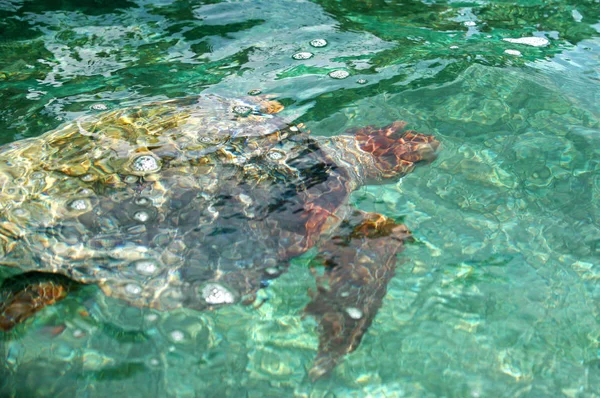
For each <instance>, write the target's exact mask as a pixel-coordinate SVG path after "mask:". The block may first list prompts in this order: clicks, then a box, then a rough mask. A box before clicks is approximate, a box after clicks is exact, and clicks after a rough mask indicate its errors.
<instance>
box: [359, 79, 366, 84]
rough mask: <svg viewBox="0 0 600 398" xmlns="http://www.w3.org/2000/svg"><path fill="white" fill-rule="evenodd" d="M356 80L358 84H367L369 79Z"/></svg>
mask: <svg viewBox="0 0 600 398" xmlns="http://www.w3.org/2000/svg"><path fill="white" fill-rule="evenodd" d="M356 82H357V83H358V84H367V79H358V80H357V81H356Z"/></svg>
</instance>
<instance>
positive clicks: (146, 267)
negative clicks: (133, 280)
mask: <svg viewBox="0 0 600 398" xmlns="http://www.w3.org/2000/svg"><path fill="white" fill-rule="evenodd" d="M157 269H158V267H157V266H156V263H155V262H154V261H150V260H140V261H138V262H136V263H135V270H136V271H137V272H138V273H140V274H142V275H152V274H154V273H155V272H156V270H157Z"/></svg>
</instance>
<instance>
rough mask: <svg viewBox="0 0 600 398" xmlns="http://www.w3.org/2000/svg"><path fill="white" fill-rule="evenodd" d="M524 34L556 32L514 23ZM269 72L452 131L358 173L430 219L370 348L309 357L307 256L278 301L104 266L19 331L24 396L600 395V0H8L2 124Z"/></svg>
mask: <svg viewBox="0 0 600 398" xmlns="http://www.w3.org/2000/svg"><path fill="white" fill-rule="evenodd" d="M521 37H537V38H544V39H546V41H547V44H545V45H544V46H532V45H527V44H519V43H511V42H509V41H505V40H503V39H506V38H513V39H517V38H521ZM314 39H325V40H326V41H327V45H326V46H325V47H313V46H311V45H310V44H309V43H310V41H311V40H314ZM546 41H540V43H546ZM516 51H518V52H516ZM299 52H310V53H312V54H313V56H312V57H311V58H309V59H307V60H295V59H293V58H292V56H293V55H294V54H296V53H299ZM338 70H344V71H347V72H348V73H349V76H348V77H347V78H345V79H334V78H332V77H330V76H329V75H328V73H330V72H332V71H338ZM363 80H364V81H363ZM251 89H260V90H262V91H263V93H266V94H270V95H273V96H274V97H276V98H277V99H278V100H280V101H281V102H282V103H284V104H285V105H286V109H285V110H284V111H283V113H282V115H283V117H285V118H287V119H288V120H290V121H295V122H296V123H298V122H304V123H305V124H306V125H307V127H308V129H310V130H311V131H312V132H313V134H316V135H327V136H329V135H336V134H341V133H342V132H344V131H345V130H346V129H348V128H350V127H354V126H362V125H367V124H376V125H383V124H387V123H390V122H392V121H393V120H397V119H403V120H406V121H407V122H408V123H409V127H410V128H413V129H415V130H417V131H420V132H423V133H427V134H434V135H435V136H436V137H437V138H438V139H439V140H440V141H441V142H442V150H441V151H440V155H439V157H438V159H437V160H436V161H435V162H434V163H432V164H431V165H428V166H426V167H419V168H417V169H416V170H415V172H414V173H412V174H410V175H408V176H406V177H404V178H403V179H402V180H401V181H399V182H397V183H392V184H387V185H379V186H368V187H364V188H362V189H361V190H360V191H358V192H356V193H355V194H354V195H353V201H354V203H355V204H356V206H357V207H359V208H361V209H363V210H368V211H377V212H381V213H384V214H386V215H388V216H390V217H395V218H401V219H402V220H403V222H404V223H405V224H407V225H408V226H409V228H410V229H411V230H412V231H413V233H414V235H415V237H416V240H417V241H416V242H415V243H414V244H412V245H410V246H409V247H408V248H407V250H405V251H404V253H403V254H402V255H401V259H402V260H401V261H402V265H400V266H399V268H398V272H397V275H396V277H395V279H394V280H393V281H392V283H391V285H390V286H389V291H388V294H387V296H386V298H385V300H384V305H383V307H382V308H381V310H380V311H379V314H378V316H377V317H376V319H375V322H374V323H373V325H372V326H371V328H370V329H369V331H368V333H367V334H366V336H365V337H364V339H363V341H362V343H361V345H360V347H359V348H358V349H357V350H356V351H355V352H354V353H352V354H351V355H349V356H348V357H347V358H346V360H345V361H344V362H343V363H342V364H341V365H340V366H338V368H337V369H336V370H335V372H334V373H333V374H332V376H331V377H329V378H327V379H324V380H320V381H318V382H316V383H312V382H310V380H309V379H308V378H307V377H306V372H307V369H308V367H309V366H310V364H311V361H312V359H313V357H314V356H315V353H316V349H317V343H318V341H317V334H316V333H315V322H314V321H313V320H311V319H310V318H303V317H302V308H303V307H304V306H305V305H306V303H307V302H308V300H309V298H308V294H307V290H308V289H309V288H312V287H314V278H313V277H312V275H311V273H310V271H309V269H308V266H307V265H308V263H309V262H310V255H307V256H304V257H302V258H299V259H297V260H295V262H294V264H293V266H292V267H291V268H290V271H289V272H288V273H287V274H285V275H284V276H282V277H281V278H279V279H278V280H276V281H275V282H274V283H273V284H272V285H271V286H270V287H269V289H268V290H266V291H263V292H262V295H263V296H265V297H268V298H269V300H268V301H267V302H266V303H265V304H264V305H262V306H261V307H260V308H259V309H253V308H252V307H245V306H231V307H228V308H223V309H220V310H218V311H216V312H210V313H198V312H195V311H191V310H177V311H172V312H168V313H162V312H157V311H153V310H149V309H137V308H130V307H127V306H126V305H125V304H124V303H122V302H120V301H118V300H116V299H111V298H107V297H105V296H104V295H103V294H102V293H101V292H100V290H99V289H97V288H96V287H94V286H89V287H86V288H84V289H82V290H80V291H78V292H76V293H75V294H73V295H71V296H70V297H69V298H68V299H66V300H65V301H63V302H61V303H60V304H59V305H56V306H54V307H49V308H47V309H46V310H45V311H44V312H43V313H41V314H39V316H36V317H35V318H34V319H32V320H31V321H28V322H26V323H25V324H24V325H22V326H20V327H19V328H17V329H16V330H15V332H13V333H10V334H7V335H3V336H2V337H0V339H1V340H0V358H1V359H0V363H1V364H0V395H1V396H19V397H30V396H53V397H59V396H64V397H70V396H80V397H103V396H110V395H117V396H129V397H137V396H139V397H146V396H172V397H194V396H198V397H205V396H207V397H208V396H214V397H223V396H231V397H242V396H249V397H265V396H273V397H281V396H300V397H303V396H306V397H308V396H310V397H321V396H323V397H325V396H348V395H349V394H354V396H357V397H362V396H375V397H389V396H391V397H395V396H410V397H437V396H447V397H469V396H471V397H479V396H480V397H488V396H506V397H513V396H515V397H516V396H519V397H544V396H548V397H550V396H552V397H555V396H566V397H595V396H599V395H600V322H599V319H600V306H599V303H600V287H598V286H600V285H599V283H598V279H600V260H599V259H600V227H599V225H598V219H599V217H600V209H599V203H600V173H599V169H600V164H599V163H600V149H598V148H600V122H599V120H600V3H598V2H597V1H582V0H579V1H574V0H561V1H525V0H523V1H517V2H508V1H473V2H461V1H414V0H409V1H403V2H399V1H382V0H380V1H376V0H373V1H369V0H363V1H346V0H344V1H313V2H308V1H282V0H272V1H249V2H240V1H232V2H219V1H204V2H194V1H183V0H182V1H166V0H165V1H149V0H135V1H134V0H132V1H123V0H115V1H94V0H79V1H67V0H62V1H59V0H52V1H44V2H41V1H39V2H38V1H23V0H4V1H1V0H0V103H1V104H2V107H0V132H1V133H0V142H1V143H8V142H12V141H15V140H18V139H22V138H26V137H33V136H38V135H40V134H42V133H44V132H45V131H48V130H50V129H52V128H55V127H57V126H59V125H60V124H61V123H63V122H65V121H69V120H72V119H74V118H76V117H79V116H83V115H87V114H92V113H97V112H99V111H101V110H102V109H116V108H120V107H125V106H129V105H135V104H141V103H145V102H149V101H155V100H164V99H167V98H174V97H181V96H186V95H193V94H197V93H200V92H204V93H217V94H220V95H225V96H243V95H245V93H246V92H248V91H249V90H251ZM11 272H12V271H11V270H8V269H2V270H0V275H1V276H2V277H5V276H7V275H8V274H10V273H11Z"/></svg>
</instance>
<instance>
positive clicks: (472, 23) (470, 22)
mask: <svg viewBox="0 0 600 398" xmlns="http://www.w3.org/2000/svg"><path fill="white" fill-rule="evenodd" d="M463 25H465V26H477V23H476V22H473V21H467V22H465V23H463Z"/></svg>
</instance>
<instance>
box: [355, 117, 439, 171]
mask: <svg viewBox="0 0 600 398" xmlns="http://www.w3.org/2000/svg"><path fill="white" fill-rule="evenodd" d="M405 126H406V122H403V121H395V122H393V123H392V124H390V125H387V126H385V127H383V128H376V127H373V126H367V127H364V128H360V129H358V130H355V133H354V139H355V140H356V143H357V144H358V147H359V148H360V149H361V150H362V151H364V152H367V153H369V154H370V155H371V157H372V159H373V166H374V170H371V172H370V173H368V174H375V175H373V176H371V177H379V178H391V177H401V176H403V175H405V174H407V173H409V172H411V171H412V169H413V168H414V167H415V163H417V162H421V161H425V162H430V161H432V160H433V159H435V157H436V151H437V149H438V147H439V146H440V143H439V141H438V140H436V139H435V138H434V137H433V136H431V135H425V134H420V133H417V132H416V131H413V130H406V131H402V130H403V129H404V127H405Z"/></svg>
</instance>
